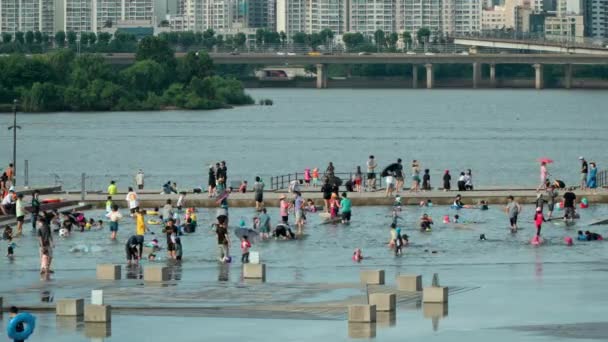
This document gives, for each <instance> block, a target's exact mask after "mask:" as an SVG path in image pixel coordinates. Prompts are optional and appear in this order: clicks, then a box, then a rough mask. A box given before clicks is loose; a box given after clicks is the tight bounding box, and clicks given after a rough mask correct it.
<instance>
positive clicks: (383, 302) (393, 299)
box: [369, 293, 397, 311]
mask: <svg viewBox="0 0 608 342" xmlns="http://www.w3.org/2000/svg"><path fill="white" fill-rule="evenodd" d="M369 304H370V305H375V306H376V311H395V310H396V308H397V295H395V294H394V293H371V294H370V295H369Z"/></svg>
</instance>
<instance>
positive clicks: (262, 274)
mask: <svg viewBox="0 0 608 342" xmlns="http://www.w3.org/2000/svg"><path fill="white" fill-rule="evenodd" d="M243 278H245V279H262V281H265V280H266V264H244V265H243Z"/></svg>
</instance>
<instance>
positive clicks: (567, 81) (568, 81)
mask: <svg viewBox="0 0 608 342" xmlns="http://www.w3.org/2000/svg"><path fill="white" fill-rule="evenodd" d="M564 69H565V70H564V71H565V75H564V87H565V88H566V89H570V88H572V64H566V65H565V68H564Z"/></svg>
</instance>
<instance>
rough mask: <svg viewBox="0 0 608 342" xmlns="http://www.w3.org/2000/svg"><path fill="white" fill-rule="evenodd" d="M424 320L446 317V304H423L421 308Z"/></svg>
mask: <svg viewBox="0 0 608 342" xmlns="http://www.w3.org/2000/svg"><path fill="white" fill-rule="evenodd" d="M422 314H423V315H424V318H443V317H446V316H447V315H448V304H447V303H424V305H423V306H422Z"/></svg>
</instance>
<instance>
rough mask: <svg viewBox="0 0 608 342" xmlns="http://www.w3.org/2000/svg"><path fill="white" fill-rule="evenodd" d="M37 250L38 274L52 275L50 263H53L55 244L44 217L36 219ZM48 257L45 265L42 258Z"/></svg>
mask: <svg viewBox="0 0 608 342" xmlns="http://www.w3.org/2000/svg"><path fill="white" fill-rule="evenodd" d="M37 235H38V248H39V252H40V265H41V267H40V273H41V274H42V273H45V272H48V273H53V271H52V270H51V262H52V261H53V248H55V243H54V242H53V234H52V233H51V227H50V226H49V225H48V223H47V222H46V219H45V217H44V216H40V217H39V218H38V232H37ZM44 255H46V256H47V257H48V261H47V262H46V263H45V262H44V260H43V256H44Z"/></svg>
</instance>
